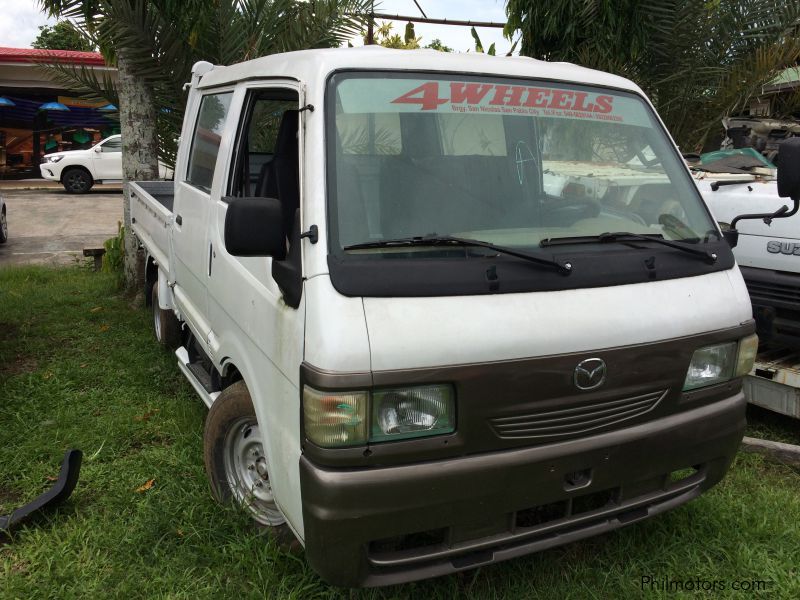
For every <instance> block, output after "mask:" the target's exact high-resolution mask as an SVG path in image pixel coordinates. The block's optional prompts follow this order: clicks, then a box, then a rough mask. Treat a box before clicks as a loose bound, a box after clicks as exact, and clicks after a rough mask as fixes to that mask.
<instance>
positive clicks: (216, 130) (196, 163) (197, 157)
mask: <svg viewBox="0 0 800 600" xmlns="http://www.w3.org/2000/svg"><path fill="white" fill-rule="evenodd" d="M232 96H233V92H224V93H221V94H210V95H208V96H204V97H203V99H202V100H201V101H200V112H199V114H198V117H197V124H196V125H195V130H194V134H193V136H192V149H191V151H190V153H189V167H188V169H187V173H186V182H187V183H189V184H191V185H193V186H194V187H196V188H198V189H201V190H203V191H204V192H210V191H211V181H212V179H213V177H214V167H215V166H216V164H217V154H219V146H220V143H221V141H222V130H223V128H224V127H225V119H226V117H227V116H228V109H229V108H230V105H231V97H232Z"/></svg>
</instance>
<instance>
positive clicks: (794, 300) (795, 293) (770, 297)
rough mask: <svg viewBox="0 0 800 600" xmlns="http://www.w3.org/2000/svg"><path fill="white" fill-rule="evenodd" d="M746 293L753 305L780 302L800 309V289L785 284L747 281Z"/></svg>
mask: <svg viewBox="0 0 800 600" xmlns="http://www.w3.org/2000/svg"><path fill="white" fill-rule="evenodd" d="M745 283H746V284H747V291H748V292H750V297H751V298H752V299H753V301H754V302H755V303H758V302H759V301H762V302H764V301H766V302H768V303H770V304H771V303H773V302H781V303H787V304H793V305H796V306H797V307H800V287H799V286H796V285H789V284H785V283H775V282H765V281H753V280H750V281H747V280H745Z"/></svg>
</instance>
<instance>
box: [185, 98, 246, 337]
mask: <svg viewBox="0 0 800 600" xmlns="http://www.w3.org/2000/svg"><path fill="white" fill-rule="evenodd" d="M232 98H233V91H232V90H221V91H210V92H208V93H205V94H203V95H202V96H201V97H200V99H199V110H198V111H197V117H196V119H195V124H194V128H193V129H192V131H191V139H190V140H186V142H187V143H190V144H191V147H190V149H189V154H188V158H187V160H186V166H185V169H184V172H183V173H177V174H176V177H175V207H174V210H173V212H174V219H175V222H174V225H173V228H172V245H173V257H174V259H175V260H174V265H173V267H174V269H173V272H174V277H175V287H174V294H175V300H176V302H177V304H178V308H179V310H180V311H181V313H182V315H183V317H184V319H185V320H186V321H188V322H189V323H190V325H192V327H193V329H194V331H195V332H197V333H198V337H199V338H200V341H201V343H202V344H203V346H206V345H207V343H208V337H209V334H210V333H211V327H210V325H209V321H208V303H207V289H206V284H207V280H208V276H209V269H210V252H211V250H210V247H209V245H208V242H207V240H208V231H207V230H208V219H209V211H210V209H211V206H212V200H211V194H212V190H215V189H218V187H219V185H220V181H219V178H220V177H223V178H224V167H223V168H222V169H217V163H218V162H223V163H224V162H225V161H224V160H223V161H218V160H217V159H218V157H219V155H220V147H221V146H222V143H223V132H224V130H225V126H226V123H227V117H228V112H229V109H230V106H231V100H232ZM216 193H217V194H218V193H219V192H218V191H217V192H216Z"/></svg>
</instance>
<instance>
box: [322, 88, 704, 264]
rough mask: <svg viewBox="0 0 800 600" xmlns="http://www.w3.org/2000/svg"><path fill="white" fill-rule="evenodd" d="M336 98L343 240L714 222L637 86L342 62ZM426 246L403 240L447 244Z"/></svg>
mask: <svg viewBox="0 0 800 600" xmlns="http://www.w3.org/2000/svg"><path fill="white" fill-rule="evenodd" d="M328 102H329V105H328V144H329V154H328V155H329V160H330V163H329V171H328V179H329V195H330V210H331V217H330V220H329V223H330V225H331V239H332V242H331V250H332V251H333V252H334V253H336V254H339V255H344V256H346V255H353V254H358V255H360V256H363V255H365V254H374V255H391V254H392V253H394V254H396V253H397V252H398V248H397V247H395V246H393V245H392V244H388V245H381V244H377V243H372V244H370V243H371V242H379V241H380V240H391V239H396V238H405V237H424V236H432V235H437V236H445V235H449V236H457V237H462V238H470V239H474V240H481V241H484V242H489V243H492V244H496V245H502V246H504V247H509V246H512V247H515V246H517V247H525V248H528V249H530V250H531V251H534V252H542V251H543V250H542V248H541V246H540V243H541V242H542V241H543V240H554V239H559V238H572V237H585V236H597V235H601V234H603V233H606V232H620V231H624V232H629V233H632V234H640V235H650V236H661V237H663V238H664V239H667V240H678V241H686V242H702V241H704V240H707V239H708V236H709V233H710V232H715V226H714V224H713V222H712V220H711V217H710V216H709V213H708V212H707V210H706V209H705V207H704V206H703V204H702V202H701V199H700V196H699V194H698V192H697V190H696V189H695V187H694V186H693V184H692V181H691V179H690V178H689V176H688V174H687V172H686V168H685V166H684V165H683V164H682V163H681V160H680V157H679V156H678V155H677V153H676V152H675V149H674V148H673V147H672V146H671V144H670V142H669V140H668V138H667V137H666V135H665V134H664V130H663V128H662V127H661V125H660V124H659V123H658V121H657V120H656V118H655V116H654V114H653V112H652V110H651V109H650V108H649V106H648V105H647V104H646V103H645V102H644V101H643V100H642V99H641V98H639V97H638V96H636V95H634V94H631V93H626V92H621V91H616V90H614V91H612V90H606V89H598V88H593V87H587V86H581V85H572V84H565V83H555V82H545V81H532V80H510V79H504V78H494V77H470V76H465V75H460V76H459V75H452V76H451V75H432V74H407V73H402V74H393V73H380V74H358V73H340V74H337V75H335V76H334V77H333V78H332V79H331V82H330V87H329V93H328ZM351 246H356V247H355V248H349V249H348V247H351ZM358 246H360V247H358ZM422 246H423V245H420V244H415V245H414V247H413V248H408V247H406V248H403V249H402V252H404V253H409V252H411V253H414V252H416V253H418V254H419V255H420V256H423V255H426V256H433V257H435V256H436V253H437V249H436V248H424V247H422ZM440 251H442V252H447V251H452V249H451V248H447V247H442V248H441V249H440ZM385 257H387V258H388V257H389V256H385ZM395 258H397V257H396V256H395Z"/></svg>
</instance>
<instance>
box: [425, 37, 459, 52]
mask: <svg viewBox="0 0 800 600" xmlns="http://www.w3.org/2000/svg"><path fill="white" fill-rule="evenodd" d="M424 47H425V48H429V49H430V50H438V51H439V52H452V51H453V49H452V48H451V47H450V46H446V45H444V44H443V43H442V40H440V39H439V38H435V39H433V40H431V43H430V44H428V45H427V46H424Z"/></svg>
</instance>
